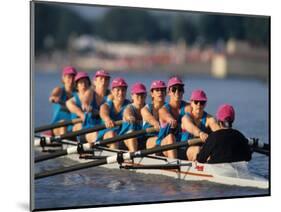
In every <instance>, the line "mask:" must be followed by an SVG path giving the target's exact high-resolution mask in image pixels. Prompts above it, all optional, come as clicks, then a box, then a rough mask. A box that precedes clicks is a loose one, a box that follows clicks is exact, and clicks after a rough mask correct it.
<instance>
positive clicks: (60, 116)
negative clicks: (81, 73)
mask: <svg viewBox="0 0 281 212" xmlns="http://www.w3.org/2000/svg"><path fill="white" fill-rule="evenodd" d="M61 89H62V93H61V96H60V99H59V102H60V104H59V103H54V104H53V110H54V113H53V118H52V121H51V123H52V124H53V123H56V122H58V121H61V120H71V113H70V112H69V110H68V109H67V108H66V107H65V102H66V101H67V100H68V99H70V98H71V97H72V96H70V97H68V96H67V93H66V90H65V87H61Z"/></svg>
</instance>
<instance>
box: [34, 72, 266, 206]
mask: <svg viewBox="0 0 281 212" xmlns="http://www.w3.org/2000/svg"><path fill="white" fill-rule="evenodd" d="M117 75H118V74H113V77H115V76H117ZM168 77H169V75H168V74H167V75H165V73H164V74H163V73H161V74H159V73H152V74H149V76H148V75H147V76H144V75H141V74H140V75H134V74H129V73H128V74H126V80H127V81H128V84H129V85H131V84H132V83H134V82H135V81H142V82H143V83H145V85H146V86H148V87H149V85H150V83H151V81H152V80H155V79H164V80H167V79H168ZM184 82H185V83H186V88H185V90H186V92H185V96H184V98H185V99H186V100H188V97H189V95H190V94H191V91H192V90H193V89H196V88H202V89H204V90H205V91H206V93H207V95H208V104H207V109H206V110H207V111H208V112H209V113H211V114H215V111H216V109H217V107H218V106H219V105H220V104H222V103H230V104H233V105H234V106H235V108H236V122H235V126H234V127H235V128H237V129H239V130H241V131H242V132H243V133H244V134H245V135H246V136H248V137H258V138H260V140H261V141H263V142H268V132H269V131H268V129H269V127H268V119H269V117H268V114H269V113H268V110H269V109H268V88H267V86H268V85H267V84H263V83H261V82H259V81H255V80H241V79H227V80H217V79H211V78H198V77H192V76H184ZM59 83H60V76H59V75H58V74H49V75H48V74H43V73H36V75H35V99H34V102H35V126H39V125H42V124H46V123H48V122H49V121H50V120H51V113H52V111H51V104H49V103H48V95H49V93H50V92H51V89H52V88H53V87H55V86H56V85H58V84H59ZM147 101H150V99H149V98H148V99H147ZM39 114H40V115H39ZM70 164H73V162H72V161H67V160H63V159H55V160H52V161H47V162H43V163H40V164H36V170H35V171H36V172H39V171H42V170H47V169H53V168H56V167H59V166H68V165H70ZM268 164H269V161H268V158H267V157H266V156H263V155H260V154H256V153H255V154H253V160H252V161H251V162H250V171H251V172H254V173H256V174H258V175H260V176H264V177H266V178H268V176H269V173H268V167H269V165H268ZM260 194H268V191H267V190H260V189H255V188H241V187H233V186H226V185H220V184H216V183H209V182H204V181H202V182H187V181H181V180H177V179H173V178H169V177H165V176H157V175H146V174H137V173H134V172H130V171H125V170H123V171H122V172H121V171H119V170H108V169H105V168H101V167H95V168H91V169H86V170H80V171H77V172H73V173H68V174H64V175H58V176H53V177H50V178H46V179H41V180H38V181H36V182H35V205H36V208H45V207H48V208H49V207H71V206H85V205H103V204H125V203H133V202H154V201H168V200H188V199H200V198H216V197H232V196H245V195H246V196H248V195H260Z"/></svg>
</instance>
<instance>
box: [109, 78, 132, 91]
mask: <svg viewBox="0 0 281 212" xmlns="http://www.w3.org/2000/svg"><path fill="white" fill-rule="evenodd" d="M116 87H128V85H127V83H126V82H125V80H124V79H123V78H121V77H117V78H115V79H114V80H112V83H111V89H113V88H116Z"/></svg>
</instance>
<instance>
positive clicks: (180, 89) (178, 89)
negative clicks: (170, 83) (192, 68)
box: [171, 87, 184, 93]
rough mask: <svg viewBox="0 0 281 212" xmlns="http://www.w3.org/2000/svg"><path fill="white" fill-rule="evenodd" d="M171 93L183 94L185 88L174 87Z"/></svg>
mask: <svg viewBox="0 0 281 212" xmlns="http://www.w3.org/2000/svg"><path fill="white" fill-rule="evenodd" d="M171 91H172V92H173V93H176V91H178V92H179V93H181V92H182V93H183V92H184V88H183V87H172V88H171Z"/></svg>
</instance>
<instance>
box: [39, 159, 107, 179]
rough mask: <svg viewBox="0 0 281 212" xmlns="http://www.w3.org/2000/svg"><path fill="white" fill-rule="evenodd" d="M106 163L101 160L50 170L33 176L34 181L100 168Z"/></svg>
mask: <svg viewBox="0 0 281 212" xmlns="http://www.w3.org/2000/svg"><path fill="white" fill-rule="evenodd" d="M106 163H107V161H106V159H101V160H95V161H91V162H87V163H82V164H76V165H73V166H70V167H62V168H60V169H56V170H50V171H45V172H42V173H38V174H35V179H41V178H45V177H50V176H54V175H58V174H63V173H68V172H72V171H76V170H80V169H86V168H91V167H94V166H101V165H104V164H106Z"/></svg>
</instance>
